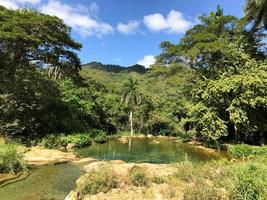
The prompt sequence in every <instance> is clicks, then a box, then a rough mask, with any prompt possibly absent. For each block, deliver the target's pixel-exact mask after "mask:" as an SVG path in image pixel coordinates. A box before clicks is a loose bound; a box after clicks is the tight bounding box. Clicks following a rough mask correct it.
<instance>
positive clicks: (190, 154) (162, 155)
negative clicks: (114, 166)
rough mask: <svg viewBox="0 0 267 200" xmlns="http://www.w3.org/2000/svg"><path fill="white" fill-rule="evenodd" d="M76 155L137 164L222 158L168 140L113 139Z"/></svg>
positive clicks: (78, 151)
mask: <svg viewBox="0 0 267 200" xmlns="http://www.w3.org/2000/svg"><path fill="white" fill-rule="evenodd" d="M76 153H77V154H78V155H80V156H81V157H95V158H97V159H99V160H124V161H126V162H136V163H141V162H148V163H172V162H181V161H184V160H185V159H188V160H190V161H192V162H201V161H209V160H212V159H219V158H220V155H219V154H218V155H217V154H210V153H208V152H204V151H201V150H199V149H198V148H196V147H194V146H191V145H188V144H183V143H175V142H173V141H172V140H170V139H168V138H129V139H128V141H125V140H124V141H121V140H119V139H113V140H110V141H109V142H107V143H105V144H100V145H92V146H90V147H86V148H82V149H78V150H77V151H76Z"/></svg>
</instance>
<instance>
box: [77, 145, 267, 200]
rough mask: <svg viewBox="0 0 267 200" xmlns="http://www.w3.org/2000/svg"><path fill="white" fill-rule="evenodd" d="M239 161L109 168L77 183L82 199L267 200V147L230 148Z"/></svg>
mask: <svg viewBox="0 0 267 200" xmlns="http://www.w3.org/2000/svg"><path fill="white" fill-rule="evenodd" d="M228 151H229V153H231V155H232V157H233V158H235V159H221V160H218V161H210V162H202V163H194V162H190V161H187V160H185V161H184V162H180V163H175V164H166V165H153V164H127V163H124V164H122V163H116V162H105V163H106V164H105V165H102V164H99V166H98V167H96V165H95V164H92V165H91V166H90V165H89V166H88V167H87V169H90V168H92V170H91V171H88V172H87V174H85V175H84V176H82V177H81V178H80V179H79V180H78V182H77V188H76V190H77V191H78V192H79V194H80V195H82V196H83V198H82V199H84V200H90V199H95V198H98V199H105V198H109V199H122V200H123V199H131V198H133V197H134V198H138V199H151V200H152V199H156V197H157V196H160V197H161V198H162V199H172V198H174V199H185V200H265V199H267V173H266V172H267V156H266V146H262V147H257V146H249V145H230V146H229V149H228Z"/></svg>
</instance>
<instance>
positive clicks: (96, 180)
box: [77, 166, 119, 195]
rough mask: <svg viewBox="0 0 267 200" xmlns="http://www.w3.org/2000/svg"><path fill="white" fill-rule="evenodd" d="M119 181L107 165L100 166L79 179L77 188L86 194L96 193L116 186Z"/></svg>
mask: <svg viewBox="0 0 267 200" xmlns="http://www.w3.org/2000/svg"><path fill="white" fill-rule="evenodd" d="M118 185H119V181H118V179H117V178H116V176H115V172H114V171H113V170H112V169H111V168H110V167H109V166H102V167H101V168H99V169H97V170H93V171H91V172H90V173H88V174H85V175H84V176H83V177H82V179H81V181H79V182H78V184H77V188H78V190H79V191H80V192H81V193H82V194H84V195H86V194H90V195H93V194H97V193H99V192H105V193H106V192H108V191H110V190H111V189H112V188H117V187H118Z"/></svg>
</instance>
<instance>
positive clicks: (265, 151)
mask: <svg viewBox="0 0 267 200" xmlns="http://www.w3.org/2000/svg"><path fill="white" fill-rule="evenodd" d="M228 151H229V152H230V153H231V154H232V155H233V156H234V157H236V158H242V157H253V156H267V146H251V145H247V144H237V145H231V146H229V150H228Z"/></svg>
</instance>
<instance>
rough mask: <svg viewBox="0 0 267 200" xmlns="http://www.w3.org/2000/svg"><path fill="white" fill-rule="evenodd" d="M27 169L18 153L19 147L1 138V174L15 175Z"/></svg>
mask: <svg viewBox="0 0 267 200" xmlns="http://www.w3.org/2000/svg"><path fill="white" fill-rule="evenodd" d="M25 168H26V164H25V162H24V161H23V159H22V155H21V154H20V153H18V151H17V145H16V144H14V143H7V142H6V141H5V140H4V139H1V138H0V173H15V172H16V171H18V170H21V169H25Z"/></svg>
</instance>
